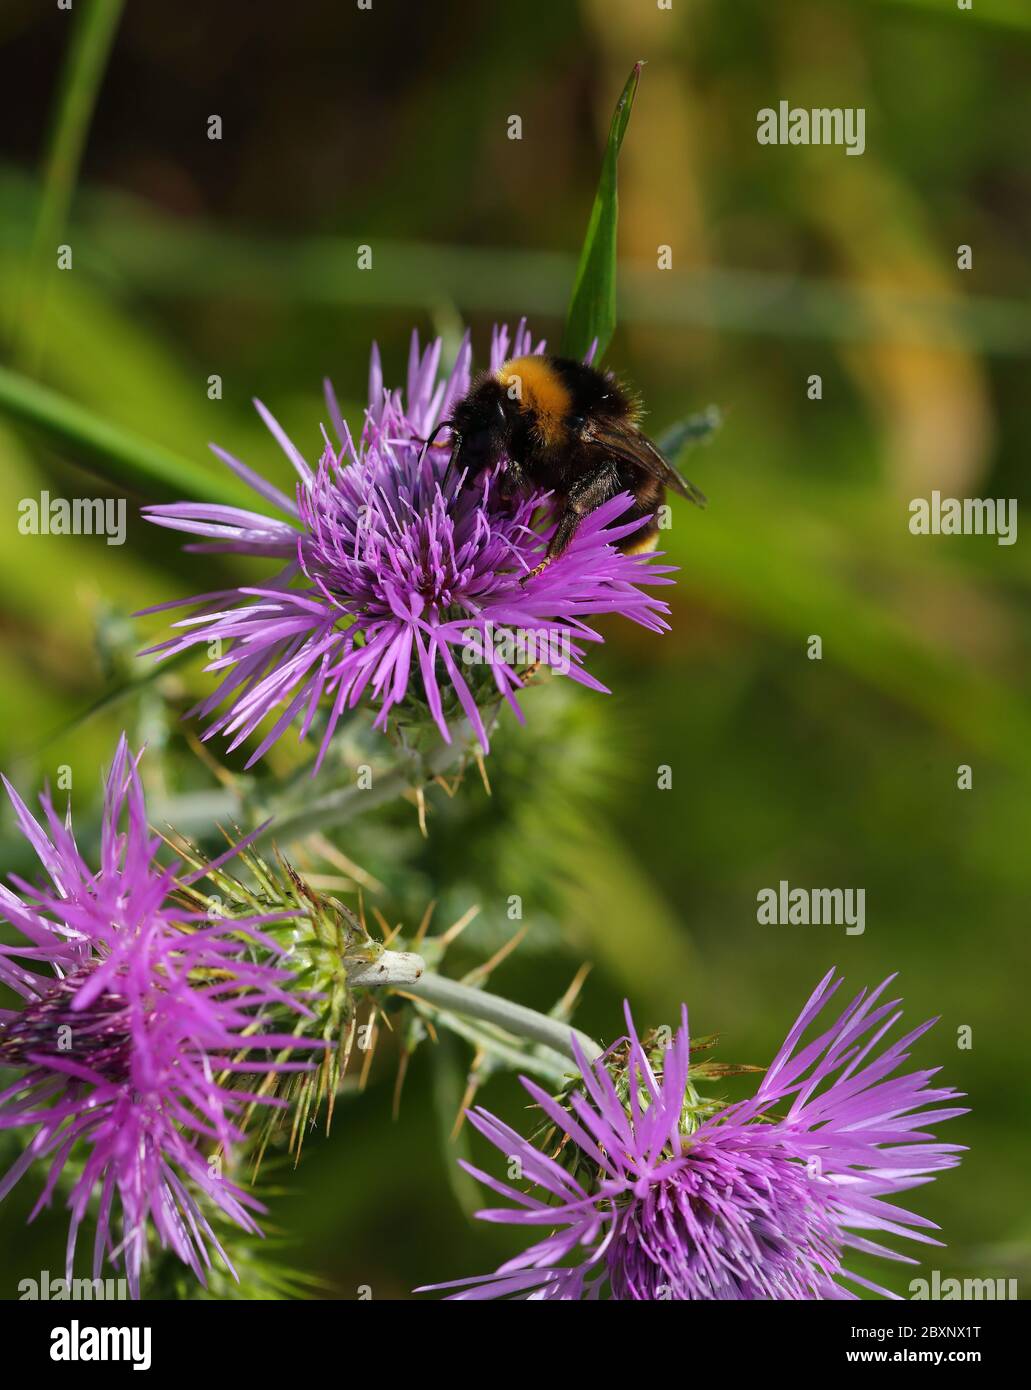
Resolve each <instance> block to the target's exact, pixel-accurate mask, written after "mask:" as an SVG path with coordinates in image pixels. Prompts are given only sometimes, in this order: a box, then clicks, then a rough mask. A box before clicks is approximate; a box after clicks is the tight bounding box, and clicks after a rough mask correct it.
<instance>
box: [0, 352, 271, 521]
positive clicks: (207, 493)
mask: <svg viewBox="0 0 1031 1390" xmlns="http://www.w3.org/2000/svg"><path fill="white" fill-rule="evenodd" d="M0 413H3V414H5V415H7V416H8V417H9V418H10V419H11V420H13V421H15V422H16V423H17V424H20V425H23V426H27V427H28V429H29V430H30V431H31V432H32V433H33V434H35V435H37V436H39V437H40V438H42V439H43V440H44V441H45V442H46V443H47V444H49V445H50V446H51V447H52V448H54V449H56V450H57V451H58V452H59V453H60V454H61V455H62V456H63V457H64V458H66V459H68V461H69V462H70V463H74V464H78V465H80V466H82V467H87V468H90V469H92V470H94V471H95V472H97V473H99V474H100V476H101V477H102V478H105V479H106V480H107V481H108V482H111V483H114V484H115V485H116V486H117V487H120V488H126V489H128V490H129V491H130V492H133V493H136V494H138V495H140V496H143V497H147V498H149V499H153V500H155V501H160V502H164V501H169V502H178V501H182V500H184V499H189V500H191V501H197V502H223V503H229V504H234V503H235V504H239V505H242V506H251V505H252V503H253V500H254V499H253V498H252V497H251V495H250V493H249V492H248V491H247V490H246V489H245V488H244V487H243V485H242V484H240V483H237V481H236V480H235V478H233V477H231V476H228V475H227V476H225V477H218V476H215V475H213V474H210V473H207V472H206V471H205V470H204V469H203V468H200V467H198V465H197V464H195V463H191V462H190V460H189V459H184V458H180V457H178V455H176V454H173V453H170V452H168V451H167V450H165V449H162V448H161V447H160V445H157V444H152V443H151V442H150V441H149V440H145V439H140V438H138V437H137V436H135V435H133V434H130V433H128V431H126V430H122V429H119V428H118V427H117V426H116V425H112V424H109V423H108V422H107V421H106V420H102V419H101V418H100V417H99V416H97V415H94V414H93V413H92V412H91V411H89V410H86V409H85V408H84V407H83V406H80V405H77V404H76V403H75V402H74V401H70V400H68V399H67V397H65V396H62V395H60V394H59V393H58V392H57V391H51V390H50V388H49V387H46V386H40V385H39V383H38V382H35V381H30V380H29V379H28V377H24V376H20V375H19V374H18V373H17V372H12V371H9V370H8V369H7V368H6V367H0Z"/></svg>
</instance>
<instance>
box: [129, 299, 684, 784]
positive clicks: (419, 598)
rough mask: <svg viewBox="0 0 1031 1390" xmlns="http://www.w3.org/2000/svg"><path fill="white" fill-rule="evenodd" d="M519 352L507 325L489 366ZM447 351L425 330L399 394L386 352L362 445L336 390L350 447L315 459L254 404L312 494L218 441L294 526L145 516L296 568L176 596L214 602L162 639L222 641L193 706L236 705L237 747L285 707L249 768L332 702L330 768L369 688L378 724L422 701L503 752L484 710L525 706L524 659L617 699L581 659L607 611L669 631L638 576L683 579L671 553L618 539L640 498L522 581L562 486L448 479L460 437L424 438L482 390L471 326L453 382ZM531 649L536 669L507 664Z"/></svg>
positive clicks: (160, 511) (260, 519)
mask: <svg viewBox="0 0 1031 1390" xmlns="http://www.w3.org/2000/svg"><path fill="white" fill-rule="evenodd" d="M543 348H544V344H543V343H538V344H537V345H536V347H535V346H534V345H533V343H532V340H531V338H530V335H529V333H528V332H527V330H526V327H525V323H520V325H519V327H518V329H517V331H516V333H515V337H514V342H513V343H512V354H514V355H516V356H518V355H521V354H525V353H528V352H531V351H535V352H541V351H543ZM512 354H510V352H509V334H508V331H507V329H504V328H502V329H496V330H495V332H494V336H493V341H492V346H491V368H492V370H496V369H497V368H498V367H499V366H500V365H501V363H502V362H503V361H505V360H506V359H507V358H508V357H509V356H510V355H512ZM440 357H441V341H440V339H439V338H438V339H437V340H436V341H434V342H433V343H431V344H430V346H429V347H427V348H426V349H425V351H420V348H419V340H418V335H417V334H414V333H413V335H412V346H411V354H410V357H409V365H408V386H407V392H406V393H405V395H404V397H402V393H401V392H400V391H388V390H386V389H385V388H384V386H383V376H382V371H381V369H380V363H379V353H378V351H377V349H376V347H375V346H373V351H372V363H371V369H370V375H369V406H368V409H367V411H366V416H365V425H364V428H363V431H362V436H361V439H360V441H359V442H358V443H357V444H356V443H355V442H354V440H353V439H352V437H351V434H350V431H349V430H348V428H347V425H346V424H345V423H344V421H343V419H342V417H341V414H340V410H339V407H338V406H337V402H336V399H335V397H334V394H333V390H332V387H331V386H330V385H329V383H328V382H327V383H326V402H327V408H328V411H329V414H330V417H331V419H332V422H333V425H334V428H335V430H336V434H337V438H338V441H339V447H338V446H337V445H334V444H332V443H331V442H330V440H329V437H328V435H326V433H325V431H323V438H324V441H325V448H324V450H323V453H322V456H321V459H320V461H319V463H318V465H317V467H315V468H314V469H312V468H311V467H310V466H309V465H308V463H307V462H306V461H305V459H304V458H303V456H302V455H301V453H300V451H299V450H298V449H297V448H296V446H295V445H294V444H293V443H292V442H291V440H290V439H289V438H288V437H287V435H286V434H285V433H284V431H283V430H282V428H281V427H280V426H279V424H278V423H277V421H276V420H275V419H273V417H272V416H271V415H270V414H269V412H268V411H267V410H266V409H265V407H264V406H263V405H262V404H261V403H260V402H257V401H256V402H255V405H256V406H257V409H258V412H259V413H260V415H261V417H262V419H263V420H264V421H265V423H266V425H267V426H268V428H269V430H270V431H271V432H272V434H273V436H274V437H275V439H276V441H277V442H278V443H279V445H280V447H281V448H282V449H283V452H284V453H285V454H286V456H287V458H288V459H289V460H290V462H291V464H292V465H293V467H294V468H295V470H296V471H297V474H298V478H299V482H298V484H297V488H296V499H295V500H291V499H290V498H288V497H287V496H286V495H285V494H284V493H282V492H280V491H279V489H278V488H275V487H273V486H272V485H271V484H270V483H268V482H266V481H265V480H264V479H262V478H260V477H259V476H258V475H257V474H256V473H254V472H253V470H251V469H250V468H248V467H247V466H246V465H245V464H243V463H241V462H240V461H239V460H237V459H235V458H233V457H232V456H231V455H229V454H227V453H225V452H224V451H223V450H221V449H218V448H216V449H215V453H216V454H218V456H219V457H220V458H221V459H222V460H223V461H224V462H225V463H226V464H228V466H229V467H230V468H231V469H232V470H233V471H234V472H235V473H236V474H238V475H239V476H240V477H241V478H243V479H244V481H245V482H247V483H248V484H249V485H250V486H251V487H253V488H254V489H255V491H257V492H258V493H260V495H261V496H262V497H263V498H264V499H265V501H267V502H270V503H272V505H273V506H275V507H276V508H278V510H279V511H280V512H282V513H284V514H285V515H286V516H287V517H288V518H289V520H287V521H283V520H278V519H272V518H270V517H268V516H265V515H263V514H261V513H259V512H251V511H245V510H242V509H240V508H238V507H228V506H211V505H203V504H200V503H191V502H179V503H176V504H174V505H169V506H151V507H146V508H144V512H145V514H146V516H147V518H148V520H150V521H153V522H155V523H156V524H157V525H159V526H166V527H170V528H171V529H173V530H179V531H187V532H190V533H192V534H194V535H197V536H202V537H205V538H206V539H205V540H204V541H203V542H201V543H199V544H192V545H190V546H188V547H187V549H189V550H192V551H232V552H235V553H237V554H245V555H264V556H267V557H269V558H270V559H277V560H283V561H285V562H286V564H285V567H284V568H283V569H282V570H281V571H280V572H279V573H278V574H277V575H276V577H275V578H273V579H271V580H270V581H269V582H268V583H267V584H265V585H263V586H261V587H253V586H247V587H240V588H237V589H230V590H223V591H220V592H218V593H211V594H204V595H200V596H198V597H196V598H193V599H185V600H181V601H176V602H174V603H171V604H163V605H160V608H162V609H166V608H176V607H181V606H182V605H183V604H185V603H190V604H196V605H198V607H197V608H196V611H195V612H194V613H193V614H192V615H191V616H190V617H188V618H185V619H183V620H181V621H180V622H178V623H176V624H175V626H176V627H177V628H180V629H183V631H182V633H181V634H180V635H178V636H175V637H172V638H170V639H168V640H167V641H164V642H162V643H160V644H159V645H157V646H156V647H153V648H151V649H150V650H151V651H153V652H158V653H160V654H161V655H162V656H170V655H172V654H173V653H176V652H181V651H184V650H186V649H188V648H190V647H194V646H208V645H209V644H211V643H213V642H215V641H219V642H221V644H222V645H221V647H220V648H219V650H220V651H221V655H219V656H218V657H217V658H216V659H214V660H211V661H209V663H208V665H207V667H206V668H205V669H206V670H208V671H216V672H220V673H222V679H221V682H220V684H219V685H218V687H217V689H215V690H214V692H213V693H212V694H211V695H209V696H208V697H207V698H206V699H204V700H203V701H201V702H200V703H199V704H198V705H197V706H196V707H195V709H194V710H191V711H190V713H191V714H195V713H199V714H201V715H203V716H205V717H207V716H209V715H213V714H215V712H216V711H217V710H219V709H220V707H221V712H220V713H219V714H218V715H217V717H216V718H215V719H214V720H213V722H212V723H211V724H210V725H209V726H208V728H207V729H206V731H205V737H206V738H208V737H211V736H212V735H213V734H216V733H221V734H223V735H225V736H227V737H229V738H231V743H230V748H231V749H232V748H236V747H237V746H238V745H239V744H241V743H242V742H243V741H244V740H245V739H247V738H249V737H250V736H251V735H252V734H253V733H254V732H255V731H256V730H257V729H258V727H259V725H261V724H262V723H263V721H264V720H265V719H266V718H267V717H269V716H271V715H272V714H273V713H275V714H276V716H277V717H276V718H275V721H274V722H273V724H272V726H271V728H270V729H269V730H268V732H267V733H266V734H265V736H264V738H263V739H262V740H261V742H260V743H259V745H258V747H257V748H256V749H255V751H254V752H253V754H252V755H251V757H250V759H249V761H248V764H247V765H248V767H249V766H251V765H252V764H253V763H254V762H256V761H257V760H258V759H259V758H261V757H262V756H263V754H264V753H265V752H266V751H267V749H268V748H269V747H270V746H271V745H272V744H273V743H274V742H275V741H276V740H277V739H278V738H279V737H280V736H281V735H282V734H283V732H284V731H285V729H286V728H287V726H288V725H289V724H291V723H293V722H294V721H295V720H297V721H299V722H300V737H301V738H304V737H305V736H306V735H307V734H308V732H309V730H310V728H311V726H312V723H313V721H314V719H315V717H316V712H317V711H318V710H319V708H320V705H321V704H322V702H323V697H326V706H325V708H326V718H325V724H324V729H323V730H322V740H321V745H320V750H319V754H318V759H317V761H316V768H317V767H318V766H319V764H320V763H321V761H322V758H323V757H324V756H325V753H326V749H327V748H328V746H329V742H330V740H331V739H332V736H333V732H334V730H335V728H336V726H337V723H338V722H339V720H340V718H341V716H342V715H343V714H344V712H345V711H346V710H349V709H353V708H355V707H356V706H357V705H358V704H359V702H360V701H361V700H362V699H363V697H366V698H368V699H370V700H371V701H372V702H373V703H374V704H377V705H378V706H379V712H378V715H377V718H376V721H375V726H376V727H377V728H384V727H385V726H386V724H387V721H388V718H389V715H390V713H391V711H392V710H396V709H397V708H398V707H399V706H401V705H402V704H406V705H407V708H408V710H409V713H410V714H412V715H415V714H417V713H419V712H420V711H421V710H422V709H425V710H426V711H427V712H428V714H429V716H430V717H431V718H432V719H433V721H434V722H435V723H436V725H437V727H438V728H439V730H440V733H441V735H442V736H443V738H444V739H445V740H446V741H448V742H450V741H451V732H450V728H449V722H448V721H449V719H450V718H454V717H461V715H463V714H464V716H465V717H466V718H467V719H468V721H469V724H470V725H471V726H472V729H473V731H474V732H475V735H476V737H477V738H478V739H479V741H480V743H481V744H482V745H483V746H484V748H486V747H487V745H488V736H487V731H486V729H485V727H484V721H483V717H482V713H481V710H482V707H483V706H484V704H487V703H493V702H495V701H496V700H497V699H499V698H501V697H503V698H504V699H505V700H507V701H508V703H509V704H510V705H511V707H512V708H513V710H514V711H515V713H516V715H517V717H519V718H522V716H521V713H520V710H519V706H518V703H517V700H516V692H517V691H518V689H519V688H520V687H521V686H522V684H523V681H522V679H521V677H520V675H519V670H518V669H517V668H519V667H521V666H526V665H532V664H533V658H537V659H539V660H540V661H541V662H542V663H543V664H547V665H551V666H552V667H553V668H554V669H556V670H558V671H559V672H560V673H562V674H567V675H569V676H571V677H572V679H573V680H576V681H578V682H580V684H582V685H586V686H589V687H590V688H591V689H594V690H600V691H605V686H603V685H602V684H601V683H600V682H599V681H598V680H597V679H596V678H595V677H594V676H592V675H590V674H589V673H588V672H587V671H586V670H585V669H584V665H583V658H584V645H583V644H585V643H589V642H601V641H602V640H603V639H602V637H601V635H600V634H599V633H598V632H597V631H596V630H595V628H594V627H593V626H591V621H592V620H593V619H594V618H595V617H596V616H598V615H601V614H605V613H619V614H622V615H623V616H624V617H626V618H630V619H631V620H632V621H634V622H636V623H639V624H641V625H642V626H643V627H646V628H649V629H651V630H652V631H653V632H661V631H664V630H666V629H667V627H668V624H667V623H666V622H665V620H664V617H663V615H664V614H667V613H668V612H669V608H668V605H667V604H665V603H663V602H661V601H660V600H658V599H657V598H655V597H654V596H652V595H651V594H648V593H646V592H645V591H643V590H642V588H641V587H640V586H641V585H642V584H644V585H662V584H670V583H672V582H673V581H672V580H671V579H669V578H668V577H667V576H668V574H669V572H670V567H669V566H666V565H658V564H655V563H654V555H649V556H642V555H638V556H630V555H623V554H621V553H620V552H619V551H617V550H616V549H615V546H614V544H613V542H615V541H617V540H619V539H621V538H622V537H624V536H627V535H629V534H631V533H632V532H633V531H635V530H637V529H638V528H639V527H640V525H641V524H642V522H641V521H636V522H629V523H623V524H622V525H621V524H620V522H619V518H620V516H621V515H622V514H623V513H625V511H626V509H627V507H628V506H629V505H630V504H631V501H632V499H631V498H630V496H629V494H624V495H621V496H620V497H618V498H614V499H613V500H612V501H610V502H608V503H607V504H606V505H605V506H603V507H600V508H599V509H598V510H597V511H595V512H593V513H592V514H591V515H590V516H589V517H587V518H586V520H585V521H584V522H583V523H582V525H581V526H580V529H579V531H578V532H577V535H576V538H575V540H574V541H573V544H572V545H571V546H570V548H569V549H568V551H566V552H565V553H564V554H563V555H562V556H561V557H560V558H559V559H557V560H556V561H555V562H554V563H553V564H552V565H550V566H549V568H548V569H546V570H545V571H544V572H543V573H542V574H540V575H538V576H536V577H534V578H532V579H529V580H528V581H527V582H526V583H523V582H522V581H523V580H524V579H526V576H528V575H529V574H530V573H531V571H532V570H533V569H534V568H535V566H536V564H537V562H538V561H539V560H540V558H541V556H542V555H543V552H544V549H545V546H546V542H547V539H548V536H549V535H550V531H547V530H546V531H537V530H535V529H534V528H533V526H532V524H531V523H532V520H533V517H534V513H535V512H536V510H537V509H538V507H539V506H540V505H541V503H542V502H544V501H545V499H546V494H543V493H538V494H536V495H534V496H531V497H525V498H522V499H517V500H516V501H514V502H513V501H506V500H503V499H502V498H501V497H500V496H499V495H498V491H497V488H496V486H495V483H494V479H493V477H487V478H485V479H484V480H483V482H482V485H477V486H476V487H469V488H466V489H464V490H460V481H461V480H460V479H458V478H457V477H452V478H451V479H450V480H448V481H447V485H446V486H445V477H446V471H447V463H448V458H449V451H448V448H447V447H440V446H437V447H433V448H429V449H424V448H423V441H424V440H425V439H426V438H427V437H428V436H429V435H430V433H431V431H432V430H433V428H434V426H435V425H436V424H437V423H438V421H440V420H442V419H445V418H446V417H447V415H448V412H449V411H450V410H451V408H452V406H453V405H454V403H455V402H456V401H457V400H459V399H460V398H461V397H462V396H463V395H465V393H466V392H467V391H468V389H469V383H470V366H471V358H472V353H471V349H470V343H469V337H468V334H467V335H466V337H465V338H464V339H463V342H462V345H461V348H460V349H459V352H458V355H457V357H456V359H455V362H454V365H453V366H452V368H451V371H450V373H449V374H448V375H447V377H446V378H438V369H439V365H440ZM148 611H151V612H155V611H159V610H158V609H151V610H148ZM499 638H500V639H501V640H500V641H499V640H498V639H499ZM519 642H521V643H522V645H521V646H520V645H518V644H519ZM528 648H529V649H530V650H531V651H532V657H531V659H530V660H529V661H526V662H523V661H520V660H518V659H512V660H509V659H508V657H509V656H512V655H513V654H516V655H518V653H520V652H522V651H524V650H527V649H528Z"/></svg>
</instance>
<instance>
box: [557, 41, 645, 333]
mask: <svg viewBox="0 0 1031 1390" xmlns="http://www.w3.org/2000/svg"><path fill="white" fill-rule="evenodd" d="M643 66H644V64H643V63H635V64H634V68H633V71H632V72H631V74H630V76H629V77H628V78H627V82H626V86H625V87H624V88H623V91H622V93H621V94H620V98H619V100H618V101H617V102H616V109H615V112H614V113H613V116H612V124H611V126H610V127H609V138H608V143H607V144H606V146H605V157H604V159H603V160H602V166H601V178H600V179H599V181H598V191H597V193H596V194H595V196H594V206H593V207H592V208H591V216H590V220H589V221H588V223H587V235H586V237H585V238H584V244H583V250H582V251H581V252H580V264H579V266H578V267H577V271H576V280H575V281H574V282H573V297H572V299H571V301H570V304H569V314H568V317H567V319H566V331H565V336H564V337H563V339H562V350H563V352H564V353H565V354H566V356H568V357H577V358H579V357H584V356H585V355H586V354H587V353H588V352H589V351H590V348H591V344H592V343H594V342H595V341H597V344H598V347H597V352H596V357H597V358H599V359H600V358H601V356H602V354H603V353H604V351H605V349H606V348H607V347H608V345H609V342H610V341H611V338H612V334H613V332H614V331H615V327H616V222H617V218H618V213H619V200H618V197H617V191H616V182H617V181H616V165H617V162H618V160H619V151H620V147H621V145H622V144H623V136H624V135H625V134H626V128H627V125H628V124H629V122H630V111H631V109H632V107H633V104H634V97H635V95H636V93H637V84H638V83H639V82H640V80H641V68H642V67H643Z"/></svg>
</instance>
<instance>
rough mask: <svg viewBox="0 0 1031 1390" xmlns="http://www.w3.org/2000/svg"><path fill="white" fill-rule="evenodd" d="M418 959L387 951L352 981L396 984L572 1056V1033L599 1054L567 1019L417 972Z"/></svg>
mask: <svg viewBox="0 0 1031 1390" xmlns="http://www.w3.org/2000/svg"><path fill="white" fill-rule="evenodd" d="M417 961H419V957H417V956H413V955H412V954H411V952H408V951H383V952H382V954H381V955H379V956H378V957H377V959H376V960H375V961H374V962H373V963H372V964H371V965H368V966H363V967H362V969H361V972H360V974H358V975H355V974H353V973H352V975H351V982H352V983H353V984H361V985H363V986H365V987H366V988H393V989H397V990H399V991H401V992H402V993H404V994H407V995H411V996H412V997H413V998H415V999H421V1000H423V1002H424V1003H426V1004H430V1005H432V1006H433V1007H434V1008H438V1009H444V1010H447V1011H448V1012H450V1013H455V1014H462V1015H464V1016H465V1017H466V1018H478V1019H481V1020H482V1021H483V1022H484V1023H493V1024H495V1025H496V1026H497V1027H499V1028H502V1029H504V1031H505V1032H506V1033H510V1034H512V1035H514V1036H515V1037H518V1038H525V1039H526V1040H527V1041H528V1042H534V1043H540V1044H541V1045H542V1046H544V1047H547V1048H550V1049H551V1050H552V1051H553V1052H558V1053H560V1054H561V1056H562V1057H569V1058H572V1059H573V1060H574V1061H575V1060H576V1058H575V1053H574V1051H573V1038H575V1039H576V1041H577V1043H578V1045H579V1047H580V1049H581V1051H582V1052H583V1054H584V1056H585V1057H586V1058H587V1060H588V1061H589V1062H593V1061H596V1060H597V1059H598V1058H599V1057H600V1056H601V1054H602V1049H601V1048H600V1047H599V1046H598V1044H597V1043H596V1042H595V1041H594V1039H593V1038H589V1037H588V1036H587V1034H586V1033H581V1032H580V1030H579V1029H577V1028H573V1027H571V1026H570V1025H569V1024H568V1023H563V1022H561V1020H559V1019H557V1018H550V1017H549V1016H548V1015H547V1014H541V1013H538V1012H537V1010H536V1009H528V1008H527V1007H526V1005H525V1004H516V1003H514V1002H513V1001H512V1000H511V999H503V998H502V997H501V995H498V994H489V993H488V992H487V991H486V990H484V989H475V988H473V986H471V985H463V984H461V983H460V982H459V981H458V980H449V979H446V978H445V977H444V976H443V975H436V974H434V972H433V971H432V970H425V969H423V970H422V971H421V972H419V973H418V974H417V975H416V971H415V968H414V962H417ZM420 963H421V962H420ZM413 975H415V978H414V979H413Z"/></svg>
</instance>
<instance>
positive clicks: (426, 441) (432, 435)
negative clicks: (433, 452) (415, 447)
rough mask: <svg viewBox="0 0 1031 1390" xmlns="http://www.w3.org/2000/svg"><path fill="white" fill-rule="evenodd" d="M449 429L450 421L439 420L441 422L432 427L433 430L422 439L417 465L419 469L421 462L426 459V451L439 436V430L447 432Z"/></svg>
mask: <svg viewBox="0 0 1031 1390" xmlns="http://www.w3.org/2000/svg"><path fill="white" fill-rule="evenodd" d="M450 428H451V421H450V420H441V421H439V423H438V424H436V425H434V426H433V428H432V429H431V430H430V433H429V436H428V438H426V439H424V440H423V442H422V453H421V454H420V455H419V465H420V467H421V466H422V461H423V459H424V458H425V457H426V450H427V449H428V448H429V447H430V445H431V444H432V443H433V441H434V440H435V439H436V437H437V435H438V434H440V432H441V430H449V429H450Z"/></svg>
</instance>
